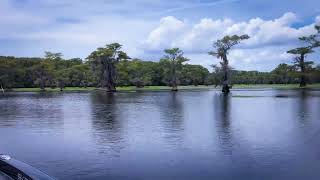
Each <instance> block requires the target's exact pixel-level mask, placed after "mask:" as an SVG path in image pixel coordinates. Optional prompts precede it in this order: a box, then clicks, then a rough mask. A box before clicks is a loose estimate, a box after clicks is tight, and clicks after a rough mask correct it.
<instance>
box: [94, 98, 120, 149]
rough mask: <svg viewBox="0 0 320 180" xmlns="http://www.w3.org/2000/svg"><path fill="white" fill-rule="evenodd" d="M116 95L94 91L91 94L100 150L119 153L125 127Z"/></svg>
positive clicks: (96, 137)
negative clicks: (123, 126)
mask: <svg viewBox="0 0 320 180" xmlns="http://www.w3.org/2000/svg"><path fill="white" fill-rule="evenodd" d="M116 96H117V95H116V94H112V93H94V94H91V101H92V126H93V128H94V129H95V131H94V132H93V136H94V138H95V139H96V140H97V145H98V147H99V149H100V152H101V153H110V152H114V153H115V155H118V154H119V153H120V151H121V149H122V148H123V145H121V142H122V141H123V129H122V121H121V118H119V117H118V116H119V112H118V102H117V97H116Z"/></svg>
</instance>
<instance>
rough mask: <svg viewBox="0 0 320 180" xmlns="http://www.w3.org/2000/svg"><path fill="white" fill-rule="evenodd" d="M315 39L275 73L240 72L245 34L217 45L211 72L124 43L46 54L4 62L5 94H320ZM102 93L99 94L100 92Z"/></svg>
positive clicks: (0, 73)
mask: <svg viewBox="0 0 320 180" xmlns="http://www.w3.org/2000/svg"><path fill="white" fill-rule="evenodd" d="M315 32H316V34H312V35H309V36H302V37H300V38H299V41H300V42H302V44H304V45H305V46H302V47H298V48H295V49H291V50H288V51H287V53H288V54H291V55H292V58H293V63H292V64H285V63H282V64H279V65H278V66H277V67H276V68H275V69H273V70H272V71H270V72H259V71H242V70H235V69H233V68H232V67H231V66H230V65H229V59H228V54H229V53H230V51H231V50H232V48H233V47H234V46H236V45H238V44H240V43H241V42H242V41H246V40H247V39H250V37H249V36H248V35H246V34H244V35H232V36H228V35H227V36H225V37H223V38H221V39H218V40H216V41H215V42H213V49H212V51H210V52H208V54H209V55H211V56H214V57H215V58H217V59H220V62H219V64H218V65H212V72H210V71H209V70H208V69H207V68H205V67H203V66H201V65H193V64H188V61H189V59H188V58H187V57H185V55H184V52H183V51H182V50H181V49H179V48H171V49H165V50H164V54H163V58H161V59H160V60H159V61H146V60H142V59H136V58H131V57H129V55H127V54H126V52H124V51H122V45H121V44H119V43H111V44H107V45H106V46H105V47H99V48H97V49H96V50H95V51H93V52H92V53H90V54H89V55H88V57H87V58H86V59H85V60H83V59H80V58H73V59H63V58H62V57H63V55H62V54H61V53H52V52H45V56H44V58H17V57H8V56H0V90H1V91H25V92H27V91H29V92H34V91H49V92H52V91H92V90H104V91H108V92H115V91H159V90H171V91H177V90H178V89H179V90H202V89H213V88H220V89H222V92H224V93H229V91H230V89H244V88H247V89H253V88H277V89H292V88H299V87H300V88H306V87H308V88H317V89H318V88H319V84H320V64H318V65H316V64H314V62H313V61H308V59H307V57H308V55H310V54H311V53H313V52H315V51H316V49H317V48H318V47H320V26H319V25H315ZM95 87H99V88H95Z"/></svg>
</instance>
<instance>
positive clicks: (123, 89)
mask: <svg viewBox="0 0 320 180" xmlns="http://www.w3.org/2000/svg"><path fill="white" fill-rule="evenodd" d="M178 89H179V90H181V91H186V90H190V91H194V90H212V89H214V90H220V89H221V87H219V86H217V87H215V86H212V85H210V86H205V85H199V86H179V87H178ZM232 89H233V90H239V89H240V90H241V89H257V90H259V89H316V90H320V84H310V85H308V86H307V87H305V88H300V87H299V85H298V84H235V85H233V87H232ZM99 90H100V91H104V89H102V88H96V87H86V88H85V87H66V88H64V89H63V91H60V89H59V88H46V90H45V91H43V92H86V91H99ZM117 91H118V92H143V91H171V87H169V86H145V87H143V88H136V87H135V86H127V87H117ZM7 92H41V90H40V88H13V89H11V90H10V91H7Z"/></svg>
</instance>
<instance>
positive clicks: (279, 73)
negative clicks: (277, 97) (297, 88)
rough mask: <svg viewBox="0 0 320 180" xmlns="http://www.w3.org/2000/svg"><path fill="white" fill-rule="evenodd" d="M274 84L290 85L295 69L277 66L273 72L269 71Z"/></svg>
mask: <svg viewBox="0 0 320 180" xmlns="http://www.w3.org/2000/svg"><path fill="white" fill-rule="evenodd" d="M271 75H272V76H273V78H274V82H275V83H284V84H287V83H290V82H292V81H293V78H294V75H295V67H293V66H290V65H288V64H285V63H282V64H279V65H278V66H277V67H276V68H275V69H274V70H272V71H271Z"/></svg>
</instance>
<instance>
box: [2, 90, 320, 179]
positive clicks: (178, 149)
mask: <svg viewBox="0 0 320 180" xmlns="http://www.w3.org/2000/svg"><path fill="white" fill-rule="evenodd" d="M0 137H1V140H0V153H4V154H9V155H11V156H12V157H14V158H16V159H19V160H21V161H24V162H26V163H28V164H30V165H32V166H34V167H36V168H38V169H40V170H42V171H44V172H46V173H47V174H49V175H50V176H53V177H55V178H57V179H61V180H67V179H101V180H102V179H219V180H223V179H243V180H250V179H259V180H260V179H268V180H269V179H279V180H280V179H281V180H283V179H308V180H311V179H315V180H316V179H319V178H320V91H315V90H314V91H311V90H271V89H262V90H234V91H233V92H232V93H231V94H230V95H229V96H224V95H222V94H221V93H220V92H219V91H214V90H212V91H180V92H177V93H174V92H137V93H116V94H113V95H112V94H106V93H104V92H87V93H83V92H82V93H9V94H7V95H5V96H3V95H2V96H0Z"/></svg>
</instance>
